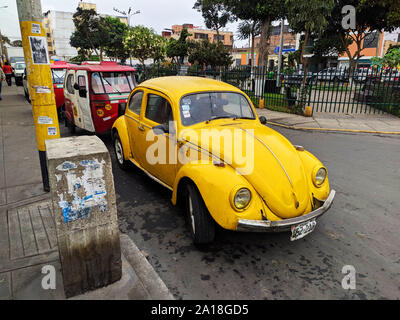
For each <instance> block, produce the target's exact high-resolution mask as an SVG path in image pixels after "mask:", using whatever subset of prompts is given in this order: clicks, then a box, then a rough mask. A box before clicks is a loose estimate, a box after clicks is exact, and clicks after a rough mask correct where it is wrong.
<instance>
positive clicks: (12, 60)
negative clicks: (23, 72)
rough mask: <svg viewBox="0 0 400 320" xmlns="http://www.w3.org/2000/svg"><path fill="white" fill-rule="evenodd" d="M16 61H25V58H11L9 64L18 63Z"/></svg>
mask: <svg viewBox="0 0 400 320" xmlns="http://www.w3.org/2000/svg"><path fill="white" fill-rule="evenodd" d="M18 61H25V58H24V57H11V58H10V62H11V63H14V62H18Z"/></svg>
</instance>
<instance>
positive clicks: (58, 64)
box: [50, 61, 76, 116]
mask: <svg viewBox="0 0 400 320" xmlns="http://www.w3.org/2000/svg"><path fill="white" fill-rule="evenodd" d="M72 66H76V64H71V63H67V62H65V61H54V63H52V64H51V65H50V69H51V76H52V78H53V88H54V95H55V98H56V106H57V112H58V115H59V116H60V115H61V112H60V110H61V107H62V106H63V105H64V77H65V73H66V71H67V68H68V67H72Z"/></svg>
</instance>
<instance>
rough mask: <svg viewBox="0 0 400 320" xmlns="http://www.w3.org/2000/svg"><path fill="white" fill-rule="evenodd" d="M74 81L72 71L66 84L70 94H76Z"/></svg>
mask: <svg viewBox="0 0 400 320" xmlns="http://www.w3.org/2000/svg"><path fill="white" fill-rule="evenodd" d="M73 82H74V75H73V74H72V73H70V74H69V75H68V78H67V84H66V87H67V90H68V92H69V93H70V94H75V91H74V87H73V86H72V83H73Z"/></svg>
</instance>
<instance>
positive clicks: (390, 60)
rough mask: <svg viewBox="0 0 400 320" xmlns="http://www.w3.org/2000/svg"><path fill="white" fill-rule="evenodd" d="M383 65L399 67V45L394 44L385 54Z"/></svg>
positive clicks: (392, 67)
mask: <svg viewBox="0 0 400 320" xmlns="http://www.w3.org/2000/svg"><path fill="white" fill-rule="evenodd" d="M382 66H384V67H389V68H391V69H394V68H398V67H399V66H400V47H399V46H393V47H390V48H389V49H388V51H387V52H386V54H385V56H384V57H383V58H382Z"/></svg>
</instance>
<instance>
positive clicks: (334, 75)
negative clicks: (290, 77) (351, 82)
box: [316, 68, 348, 81]
mask: <svg viewBox="0 0 400 320" xmlns="http://www.w3.org/2000/svg"><path fill="white" fill-rule="evenodd" d="M316 78H317V80H319V81H347V80H348V74H347V72H346V71H345V70H344V69H340V68H327V69H324V70H321V71H319V72H318V73H317V75H316Z"/></svg>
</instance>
